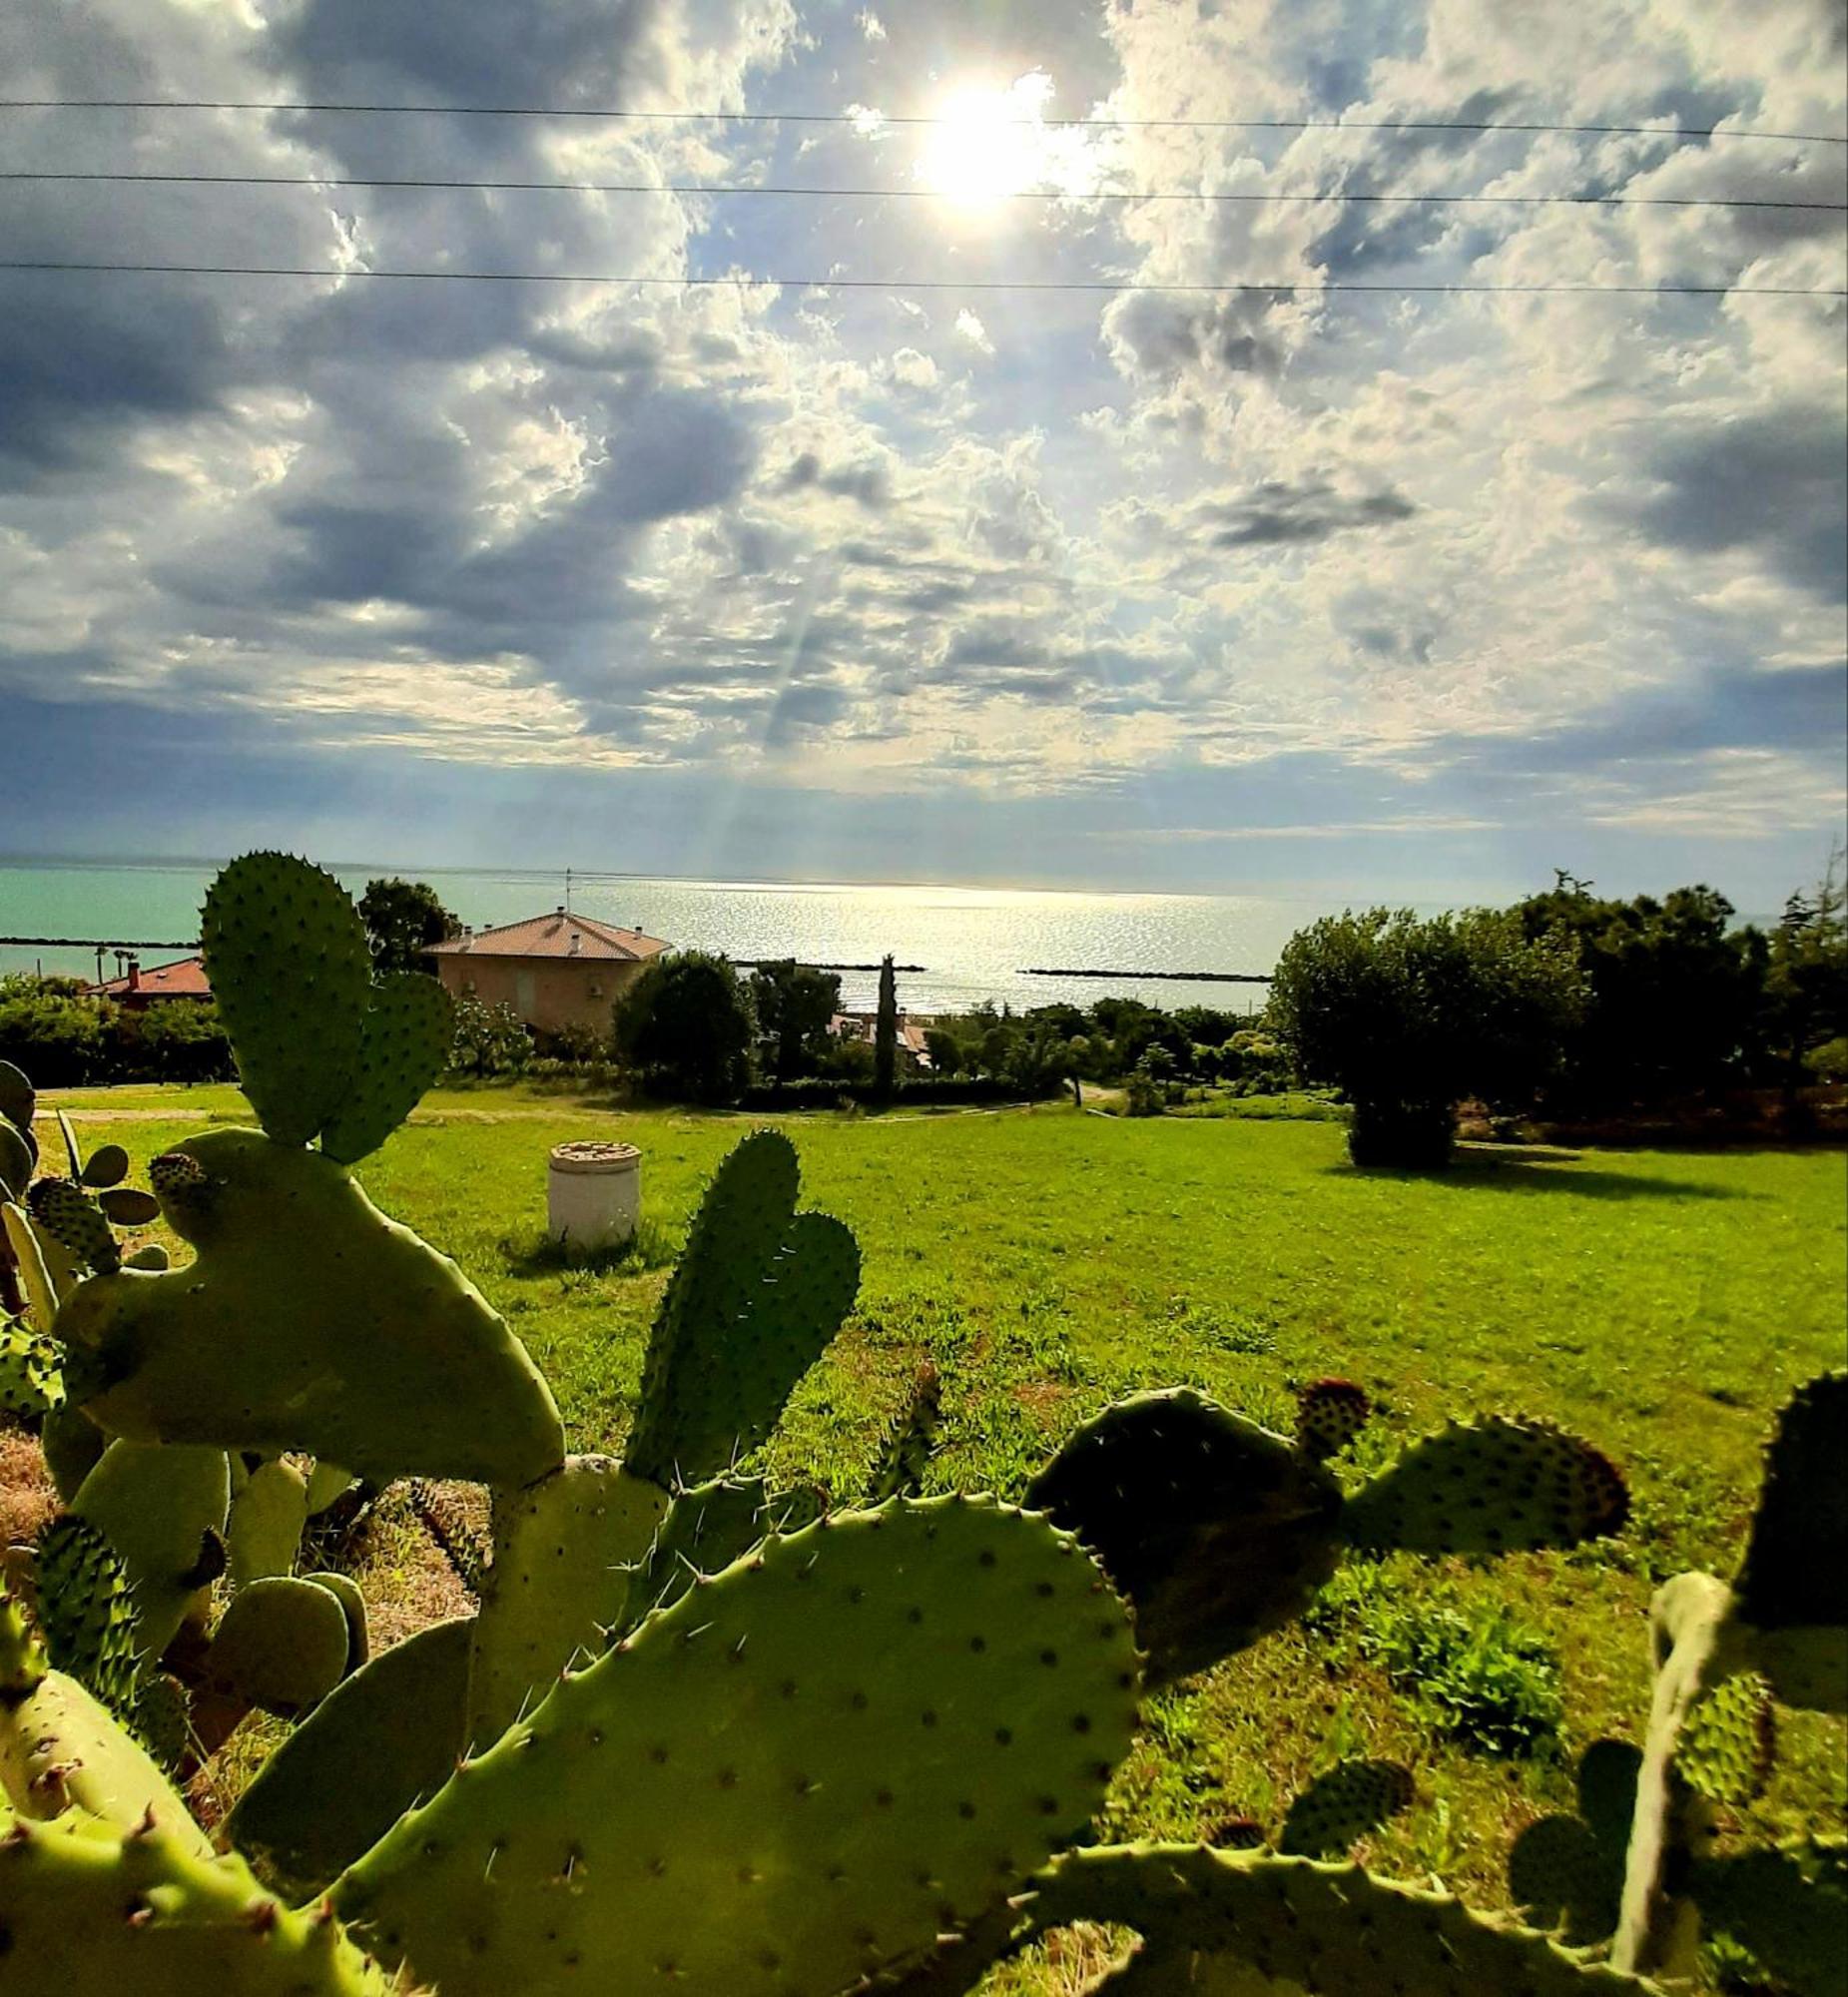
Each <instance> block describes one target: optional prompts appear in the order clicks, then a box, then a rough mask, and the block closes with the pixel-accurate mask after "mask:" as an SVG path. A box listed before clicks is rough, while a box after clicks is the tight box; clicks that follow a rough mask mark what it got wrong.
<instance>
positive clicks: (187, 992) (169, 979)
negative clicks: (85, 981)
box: [90, 957, 212, 1011]
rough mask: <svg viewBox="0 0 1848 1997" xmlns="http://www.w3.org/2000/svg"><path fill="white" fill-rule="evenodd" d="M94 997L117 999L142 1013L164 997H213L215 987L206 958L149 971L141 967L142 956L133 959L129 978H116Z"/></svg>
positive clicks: (95, 989) (98, 988) (93, 989)
mask: <svg viewBox="0 0 1848 1997" xmlns="http://www.w3.org/2000/svg"><path fill="white" fill-rule="evenodd" d="M90 991H91V994H92V996H93V997H95V998H98V999H115V1001H116V1002H117V1004H119V1005H126V1006H128V1007H129V1009H130V1010H132V1011H139V1010H140V1009H141V1007H142V1006H144V1005H153V1004H155V1003H157V1002H158V1001H159V1000H161V999H210V998H211V997H212V987H211V986H210V985H209V984H208V983H207V981H206V964H205V960H204V958H199V957H183V958H180V959H178V960H177V961H176V962H175V963H173V964H157V965H154V966H152V967H151V968H150V969H149V970H147V971H144V970H143V969H142V968H141V960H140V958H138V957H131V958H130V959H129V968H128V972H127V975H126V976H124V977H122V978H112V979H110V980H109V981H108V983H107V984H104V985H93V986H91V988H90Z"/></svg>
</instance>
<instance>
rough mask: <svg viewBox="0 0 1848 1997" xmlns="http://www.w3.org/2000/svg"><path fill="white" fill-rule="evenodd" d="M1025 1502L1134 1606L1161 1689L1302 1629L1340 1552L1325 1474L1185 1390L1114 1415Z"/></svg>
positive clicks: (1081, 1433)
mask: <svg viewBox="0 0 1848 1997" xmlns="http://www.w3.org/2000/svg"><path fill="white" fill-rule="evenodd" d="M1026 1502H1027V1503H1028V1505H1030V1506H1032V1507H1034V1508H1035V1509H1036V1510H1040V1511H1044V1512H1046V1513H1048V1514H1050V1516H1051V1517H1052V1518H1053V1520H1055V1521H1056V1522H1057V1523H1058V1524H1059V1525H1061V1526H1064V1527H1067V1528H1069V1529H1070V1530H1071V1531H1072V1532H1075V1533H1076V1534H1077V1535H1078V1537H1079V1538H1080V1539H1081V1540H1083V1542H1084V1543H1085V1545H1086V1546H1088V1547H1090V1548H1091V1549H1092V1550H1093V1551H1094V1552H1095V1553H1096V1554H1097V1556H1098V1558H1099V1559H1100V1560H1101V1561H1102V1562H1103V1565H1104V1567H1105V1569H1106V1570H1107V1571H1108V1573H1109V1575H1110V1577H1111V1579H1112V1580H1113V1581H1114V1582H1115V1583H1116V1585H1117V1586H1118V1587H1119V1588H1120V1589H1122V1591H1123V1592H1124V1594H1126V1595H1127V1596H1128V1597H1129V1599H1130V1601H1131V1602H1133V1603H1134V1605H1135V1612H1136V1633H1137V1636H1138V1638H1139V1639H1140V1641H1141V1644H1142V1647H1143V1649H1144V1650H1145V1651H1146V1652H1147V1654H1148V1671H1149V1676H1150V1679H1151V1680H1152V1681H1156V1682H1159V1681H1160V1680H1163V1679H1167V1678H1174V1677H1179V1676H1182V1675H1183V1674H1184V1673H1186V1672H1188V1671H1194V1670H1201V1669H1204V1668H1205V1667H1206V1666H1207V1665H1208V1664H1213V1663H1215V1662H1217V1660H1219V1659H1220V1658H1222V1657H1225V1656H1227V1655H1229V1654H1230V1653H1231V1652H1234V1651H1240V1650H1243V1649H1244V1648H1245V1647H1246V1646H1247V1645H1249V1644H1254V1643H1256V1642H1257V1640H1258V1639H1259V1638H1260V1637H1262V1636H1264V1635H1265V1634H1266V1633H1267V1632H1269V1631H1272V1630H1275V1629H1279V1628H1281V1627H1282V1626H1283V1625H1284V1624H1285V1623H1288V1622H1291V1621H1293V1620H1294V1619H1295V1618H1296V1617H1298V1616H1300V1615H1301V1614H1302V1611H1303V1609H1304V1607H1305V1605H1306V1604H1307V1603H1308V1601H1309V1599H1310V1597H1311V1596H1312V1595H1314V1594H1315V1592H1316V1590H1317V1589H1319V1588H1320V1587H1321V1586H1322V1584H1323V1583H1324V1582H1326V1581H1327V1580H1328V1578H1329V1577H1330V1575H1332V1574H1333V1573H1334V1571H1335V1564H1336V1561H1337V1559H1338V1557H1339V1553H1340V1539H1339V1535H1338V1528H1337V1520H1338V1518H1339V1515H1340V1511H1341V1492H1340V1488H1339V1487H1338V1486H1337V1485H1336V1483H1335V1481H1334V1479H1333V1478H1332V1477H1330V1476H1329V1474H1328V1472H1327V1471H1326V1470H1324V1469H1323V1468H1322V1467H1321V1465H1320V1464H1317V1463H1315V1462H1312V1461H1311V1460H1310V1459H1309V1458H1308V1457H1306V1456H1304V1455H1303V1454H1301V1452H1300V1451H1298V1450H1296V1449H1295V1448H1293V1447H1292V1445H1291V1444H1290V1443H1289V1442H1287V1441H1286V1440H1285V1439H1284V1438H1283V1437H1282V1436H1278V1435H1273V1434H1272V1433H1271V1432H1270V1431H1269V1430H1268V1429H1263V1428H1260V1427H1259V1426H1258V1425H1257V1424H1256V1423H1255V1422H1248V1421H1246V1420H1245V1419H1244V1418H1243V1416H1240V1415H1234V1414H1232V1413H1230V1412H1229V1411H1228V1410H1226V1409H1225V1408H1222V1407H1220V1406H1219V1405H1218V1404H1217V1403H1216V1402H1213V1401H1209V1400H1208V1399H1206V1397H1205V1396H1204V1395H1201V1394H1196V1393H1194V1392H1192V1391H1191V1390H1190V1389H1188V1388H1184V1387H1177V1388H1173V1389H1171V1390H1169V1391H1168V1392H1166V1393H1158V1394H1137V1395H1134V1396H1132V1397H1131V1398H1130V1399H1128V1400H1125V1401H1119V1402H1117V1403H1116V1404H1115V1406H1113V1407H1109V1408H1106V1409H1105V1410H1104V1411H1103V1413H1102V1414H1100V1415H1098V1416H1096V1417H1095V1418H1094V1419H1093V1420H1092V1421H1089V1422H1087V1423H1086V1424H1085V1425H1084V1426H1083V1427H1082V1428H1081V1429H1079V1430H1078V1431H1077V1433H1076V1434H1075V1435H1073V1436H1072V1438H1071V1439H1070V1440H1069V1441H1068V1442H1067V1443H1066V1444H1065V1446H1064V1448H1063V1449H1061V1450H1060V1451H1059V1453H1058V1455H1057V1456H1055V1457H1054V1458H1053V1459H1052V1461H1051V1462H1050V1463H1049V1464H1047V1465H1046V1467H1045V1469H1043V1470H1042V1471H1041V1472H1040V1473H1039V1475H1038V1476H1037V1477H1036V1478H1034V1480H1033V1482H1032V1483H1031V1484H1030V1485H1029V1486H1028V1488H1027V1494H1026Z"/></svg>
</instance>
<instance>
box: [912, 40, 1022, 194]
mask: <svg viewBox="0 0 1848 1997" xmlns="http://www.w3.org/2000/svg"><path fill="white" fill-rule="evenodd" d="M1051 94H1052V83H1051V79H1050V78H1049V77H1047V76H1045V75H1043V74H1042V73H1040V72H1037V71H1035V72H1034V73H1033V74H1032V75H1030V76H1023V77H1021V78H1019V79H1018V80H1017V81H1016V82H1015V83H1013V84H1012V85H1010V86H1009V87H1008V88H1007V89H1005V90H994V89H965V90H958V91H955V92H953V93H952V94H951V95H950V96H949V97H947V98H945V99H944V100H943V102H942V103H941V104H940V105H938V106H937V108H936V109H935V111H934V112H933V113H932V116H933V117H934V118H936V119H937V120H939V121H940V122H939V123H937V124H935V125H933V126H932V127H931V128H930V131H929V136H928V138H927V139H926V140H925V141H924V149H923V151H922V152H921V154H920V155H919V159H918V167H917V175H918V179H919V181H920V182H921V183H922V184H923V185H924V187H926V188H928V189H929V190H930V192H931V193H933V194H939V195H941V196H942V197H943V198H944V200H946V201H952V202H955V203H956V204H958V205H959V206H960V207H964V208H988V207H993V206H995V205H997V204H999V203H1001V202H1003V201H1005V200H1006V199H1007V198H1008V196H1009V195H1015V194H1019V193H1022V192H1023V191H1024V190H1025V189H1027V188H1030V187H1032V186H1034V185H1035V184H1037V183H1038V182H1039V181H1041V180H1043V179H1044V178H1045V175H1046V167H1047V164H1048V158H1047V144H1046V141H1047V132H1046V128H1045V125H1044V123H1043V114H1044V110H1045V103H1046V99H1047V98H1048V97H1049V96H1050V95H1051Z"/></svg>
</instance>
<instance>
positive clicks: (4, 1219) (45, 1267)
mask: <svg viewBox="0 0 1848 1997" xmlns="http://www.w3.org/2000/svg"><path fill="white" fill-rule="evenodd" d="M0 1226H4V1227H5V1229H6V1245H7V1247H9V1248H10V1249H11V1250H12V1251H13V1264H14V1267H15V1268H16V1269H17V1270H18V1271H19V1285H20V1288H21V1289H22V1290H23V1291H24V1292H25V1297H26V1309H27V1311H28V1312H29V1313H30V1314H31V1318H32V1323H33V1328H34V1329H35V1330H37V1331H41V1332H49V1331H50V1330H51V1327H52V1320H53V1319H54V1318H56V1316H57V1315H58V1286H57V1283H56V1281H55V1279H54V1278H53V1276H52V1273H51V1267H50V1264H49V1263H48V1262H47V1261H46V1259H45V1249H44V1245H43V1243H42V1242H41V1241H40V1239H39V1232H38V1229H37V1228H36V1227H34V1226H33V1224H32V1222H31V1220H30V1219H29V1218H28V1217H27V1214H26V1209H25V1208H24V1207H23V1206H18V1205H15V1203H14V1202H13V1201H12V1200H10V1199H9V1200H7V1201H6V1202H5V1203H4V1205H0Z"/></svg>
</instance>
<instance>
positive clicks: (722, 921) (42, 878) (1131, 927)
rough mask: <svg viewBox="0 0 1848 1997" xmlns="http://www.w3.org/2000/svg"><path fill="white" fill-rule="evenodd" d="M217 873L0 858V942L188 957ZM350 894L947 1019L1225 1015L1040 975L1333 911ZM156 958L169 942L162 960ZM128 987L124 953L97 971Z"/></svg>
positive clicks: (552, 889)
mask: <svg viewBox="0 0 1848 1997" xmlns="http://www.w3.org/2000/svg"><path fill="white" fill-rule="evenodd" d="M217 865H218V863H217V862H214V861H208V860H199V861H188V860H173V861H148V862H142V863H130V864H126V865H125V864H124V863H123V862H121V861H118V860H111V861H95V862H85V861H70V860H62V861H36V860H34V861H27V860H21V861H0V936H8V937H68V938H76V939H85V940H88V939H96V940H100V941H103V942H105V943H108V944H112V945H122V944H139V945H143V946H147V947H146V948H143V949H142V950H141V951H140V953H139V954H140V956H141V959H142V962H143V963H144V964H145V965H153V964H159V963H162V962H165V961H166V960H167V959H169V958H172V957H177V956H183V955H185V954H186V950H185V948H184V947H185V946H189V945H191V944H192V942H193V941H194V939H195V938H196V937H197V936H198V934H199V906H200V902H201V899H202V898H203V896H204V894H205V890H206V884H207V883H208V882H209V881H210V880H211V878H212V876H213V874H214V873H215V872H216V869H217ZM330 871H331V872H333V873H335V874H336V875H338V877H339V879H340V881H341V882H342V883H343V884H344V885H345V887H346V888H347V889H348V890H349V891H350V892H351V893H352V894H354V895H355V896H356V895H358V894H359V893H360V892H361V891H362V890H363V889H364V887H365V884H366V882H367V881H369V880H371V879H373V878H375V877H376V876H379V875H390V874H398V875H403V876H405V877H407V878H410V879H414V880H420V881H427V882H428V883H429V884H430V886H431V887H432V888H434V889H435V890H436V892H437V894H438V895H440V896H441V898H442V900H443V902H444V904H445V906H447V907H448V908H450V909H453V910H454V911H455V913H456V914H457V915H458V916H459V917H460V918H461V919H462V921H463V922H465V923H467V924H469V925H470V926H471V927H472V928H475V929H486V928H490V927H492V926H493V925H495V924H497V923H510V922H516V921H518V920H519V919H520V918H522V917H525V916H533V915H540V914H543V913H544V912H545V911H547V910H549V909H553V908H556V907H558V906H559V905H560V904H561V903H563V902H564V901H565V900H566V897H567V894H568V895H569V900H570V906H571V907H572V908H573V909H575V910H577V911H578V912H579V913H581V914H583V915H586V916H592V917H595V918H597V919H599V920H601V921H603V922H607V923H614V924H616V925H618V926H620V927H622V928H625V929H637V930H642V931H645V932H646V933H647V934H648V935H650V936H657V937H661V938H663V939H665V940H666V941H667V942H669V943H672V944H677V945H680V946H683V947H688V948H698V949H701V950H711V951H723V952H725V953H726V954H727V955H729V956H730V957H732V958H734V959H743V958H778V957H794V958H797V959H799V960H801V961H802V962H804V963H809V964H844V965H863V966H876V965H877V964H878V962H879V960H880V959H881V958H882V957H884V956H886V955H887V954H888V953H890V954H891V955H892V956H893V957H894V958H895V959H896V960H897V961H898V963H899V964H900V965H902V966H916V967H918V968H917V969H915V970H906V971H902V972H901V974H900V976H899V1000H900V1003H901V1004H902V1005H903V1006H904V1007H905V1008H906V1009H907V1010H908V1011H916V1012H953V1011H962V1010H966V1009H968V1008H969V1007H971V1006H973V1005H976V1004H978V1003H980V1002H981V1001H982V1000H984V999H986V1000H990V1001H992V1002H993V1003H994V1004H996V1005H1010V1006H1012V1007H1013V1008H1014V1009H1015V1010H1021V1009H1023V1008H1025V1007H1027V1006H1030V1005H1044V1004H1048V1003H1051V1002H1052V1001H1054V1000H1068V1001H1071V1002H1074V1003H1077V1004H1086V1003H1088V1002H1089V1001H1090V1000H1092V999H1098V998H1101V997H1103V996H1104V995H1106V994H1112V995H1123V996H1128V997H1132V998H1140V999H1146V1000H1147V1001H1148V1002H1149V1003H1150V1004H1155V1005H1162V1006H1167V1007H1174V1006H1179V1005H1196V1004H1197V1005H1217V1006H1220V1007H1222V1008H1223V1009H1225V1010H1227V1011H1233V1012H1245V1011H1248V1010H1253V1009H1256V1008H1257V1007H1259V1006H1261V1005H1262V1004H1263V1002H1264V995H1265V987H1264V986H1263V985H1261V984H1259V985H1245V984H1221V983H1217V982H1213V981H1209V980H1199V981H1196V980H1193V979H1185V978H1183V979H1178V980H1177V979H1173V978H1166V979H1160V980H1152V979H1141V978H1132V977H1124V976H1117V977H1084V978H1077V977H1070V976H1062V977H1038V976H1033V975H1031V973H1032V972H1034V971H1035V970H1040V971H1054V972H1064V973H1070V972H1074V971H1083V972H1096V971H1101V972H1115V973H1129V972H1166V973H1170V974H1173V973H1190V972H1192V973H1200V972H1214V973H1222V974H1223V973H1228V972H1233V973H1245V974H1260V975H1261V974H1265V973H1268V972H1269V971H1270V970H1271V969H1272V968H1273V967H1274V965H1275V963H1276V960H1277V955H1278V952H1279V951H1280V950H1281V949H1282V948H1283V946H1284V944H1285V943H1286V942H1287V941H1288V940H1289V938H1290V936H1291V935H1292V934H1293V933H1294V932H1295V931H1296V930H1297V929H1299V928H1301V927H1302V926H1303V925H1304V924H1305V923H1308V922H1312V921H1314V920H1315V918H1316V917H1317V916H1318V915H1321V914H1324V913H1326V911H1325V910H1324V909H1322V908H1319V907H1311V906H1308V905H1306V904H1303V903H1298V902H1286V901H1271V900H1265V899H1262V898H1259V897H1252V896H1238V895H1157V894H1078V893H1068V892H1056V891H1040V890H1026V889H1010V888H973V887H955V886H942V887H915V886H907V887H877V886H866V885H849V884H845V883H826V882H802V883H793V882H772V881H678V880H655V879H645V878H640V877H638V876H635V875H631V874H596V873H575V872H574V873H573V874H572V875H571V877H570V879H569V882H568V883H567V880H566V877H565V875H564V874H563V873H542V872H536V871H531V872H523V871H517V870H509V871H506V872H491V871H485V870H476V869H467V870H453V869H444V868H419V867H411V866H405V865H385V864H383V863H367V864H358V863H355V864H354V865H351V866H337V867H334V868H332V869H331V870H330ZM155 946H163V947H160V948H157V947H155ZM35 969H36V970H41V971H44V972H48V973H50V972H58V973H65V974H69V975H76V976H82V977H90V978H95V977H96V976H97V975H98V969H99V960H98V956H97V953H96V951H95V950H93V949H89V948H84V947H59V946H56V945H50V944H46V945H36V944H35V945H30V946H27V947H24V948H20V947H0V972H7V971H32V970H35ZM101 971H102V975H103V976H105V977H111V978H113V977H115V976H117V975H118V965H117V960H116V954H115V952H114V951H113V950H109V951H105V953H104V954H103V957H102V959H101ZM877 983H878V977H877V972H876V971H874V970H864V971H847V972H844V973H843V974H842V978H841V984H842V999H843V1002H844V1004H845V1005H847V1006H848V1007H850V1008H859V1007H867V1006H871V1005H872V1004H873V1003H874V1000H875V997H876V992H877Z"/></svg>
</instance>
